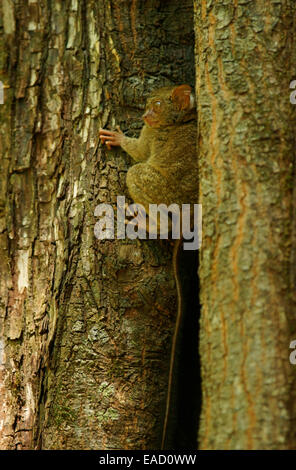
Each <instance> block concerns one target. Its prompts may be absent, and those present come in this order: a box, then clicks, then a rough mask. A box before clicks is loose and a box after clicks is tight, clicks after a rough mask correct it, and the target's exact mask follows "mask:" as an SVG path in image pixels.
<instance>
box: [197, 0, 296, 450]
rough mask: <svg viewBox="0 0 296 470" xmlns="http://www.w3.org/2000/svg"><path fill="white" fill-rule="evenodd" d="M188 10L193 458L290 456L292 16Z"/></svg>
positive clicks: (210, 7)
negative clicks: (198, 231)
mask: <svg viewBox="0 0 296 470" xmlns="http://www.w3.org/2000/svg"><path fill="white" fill-rule="evenodd" d="M194 4H195V27H196V43H197V74H196V92H197V96H198V112H199V140H198V146H199V152H200V153H199V159H200V160H199V161H200V202H201V203H202V205H203V246H202V250H201V259H200V263H201V264H200V284H201V294H200V295H201V298H200V299H201V304H202V317H201V337H200V341H201V345H200V353H201V360H202V389H203V408H202V416H201V425H200V447H201V448H202V449H287V448H295V445H296V441H295V366H292V365H291V364H290V363H289V353H290V351H289V344H290V340H291V339H294V338H295V336H296V333H295V303H293V295H292V294H293V290H294V289H295V282H294V280H295V229H293V224H294V225H295V209H294V211H292V185H293V178H294V176H293V175H294V171H295V170H294V169H295V137H294V136H295V124H296V121H295V111H296V107H295V106H294V107H293V106H292V105H291V104H290V102H289V95H290V90H289V83H290V81H291V80H292V79H293V78H295V67H296V60H295V50H296V35H295V14H296V6H295V2H294V0H278V1H272V0H267V1H266V0H254V1H251V0H229V1H226V0H218V1H215V2H214V1H208V0H195V1H194ZM293 22H294V23H293ZM293 231H294V235H293V236H292V232H293ZM291 256H292V257H291ZM291 260H292V262H291ZM294 300H295V295H294ZM293 367H294V368H293ZM293 428H294V429H293Z"/></svg>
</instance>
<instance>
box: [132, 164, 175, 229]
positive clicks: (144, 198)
mask: <svg viewBox="0 0 296 470" xmlns="http://www.w3.org/2000/svg"><path fill="white" fill-rule="evenodd" d="M126 182H127V187H128V190H129V193H130V196H131V197H132V199H133V200H134V201H135V202H136V203H137V204H142V205H143V206H144V208H145V210H146V213H147V214H149V218H150V223H151V224H153V223H154V224H155V225H156V226H157V232H158V234H160V233H162V231H161V230H160V225H159V220H157V217H156V218H154V219H153V220H151V219H152V213H151V211H149V204H157V205H159V204H165V205H166V206H169V205H170V204H171V203H172V201H171V199H170V197H169V194H168V187H167V186H168V185H167V182H166V181H164V177H163V175H161V174H160V173H159V172H158V171H156V170H155V169H154V168H153V167H151V166H149V165H147V164H145V163H139V164H137V165H134V166H133V167H131V168H130V169H129V171H128V173H127V179H126ZM168 229H169V231H170V229H171V222H170V219H168ZM164 230H165V232H166V229H164Z"/></svg>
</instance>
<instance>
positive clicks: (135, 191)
mask: <svg viewBox="0 0 296 470" xmlns="http://www.w3.org/2000/svg"><path fill="white" fill-rule="evenodd" d="M143 120H144V122H145V125H144V126H143V128H142V131H141V134H140V137H139V138H138V139H136V138H130V137H126V136H125V135H124V134H123V133H122V132H121V130H120V129H118V131H109V130H106V129H100V133H99V135H100V139H101V141H102V142H103V143H105V144H106V145H107V147H108V148H109V149H110V148H111V147H112V146H120V147H121V148H122V149H123V150H125V151H126V152H127V153H128V154H129V155H130V156H131V157H132V158H133V159H134V160H135V161H137V162H140V163H137V164H136V165H133V166H132V167H131V168H130V169H129V170H128V173H127V178H126V183H127V188H128V191H129V194H130V196H131V198H132V199H133V201H134V202H135V203H136V204H142V205H143V206H144V208H145V210H146V213H147V214H148V216H149V204H157V205H159V204H165V205H166V206H170V205H171V204H178V205H179V206H180V207H181V205H182V204H191V205H193V204H196V203H197V202H198V201H197V195H198V162H197V151H196V136H197V126H196V109H195V99H194V95H193V93H192V89H191V87H190V86H189V85H180V86H172V87H165V88H160V89H158V90H155V91H154V92H153V93H152V94H151V95H150V97H149V98H148V100H147V105H146V111H145V114H144V115H143ZM181 241H182V240H181V239H180V240H176V241H175V244H174V251H173V268H174V275H175V280H176V287H177V294H178V312H177V317H176V325H175V331H174V336H173V341H172V351H171V360H170V371H169V382H168V391H167V402H166V411H165V419H164V426H163V436H162V448H164V445H165V440H166V434H167V424H168V415H169V409H170V400H171V388H172V376H173V368H174V357H175V349H176V341H177V335H178V330H179V325H180V320H181V314H182V297H181V286H180V279H179V275H178V266H177V260H178V252H179V249H180V246H181Z"/></svg>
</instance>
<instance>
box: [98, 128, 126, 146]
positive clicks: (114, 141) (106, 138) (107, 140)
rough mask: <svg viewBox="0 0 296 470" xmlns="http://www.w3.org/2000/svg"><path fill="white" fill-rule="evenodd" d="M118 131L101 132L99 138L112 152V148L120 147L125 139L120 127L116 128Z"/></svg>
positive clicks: (102, 130)
mask: <svg viewBox="0 0 296 470" xmlns="http://www.w3.org/2000/svg"><path fill="white" fill-rule="evenodd" d="M116 129H117V131H108V130H107V129H100V130H99V137H100V139H101V142H102V144H106V145H107V148H108V150H111V147H112V146H113V147H120V146H121V144H122V141H123V139H124V133H123V132H122V131H121V129H120V127H119V126H117V127H116Z"/></svg>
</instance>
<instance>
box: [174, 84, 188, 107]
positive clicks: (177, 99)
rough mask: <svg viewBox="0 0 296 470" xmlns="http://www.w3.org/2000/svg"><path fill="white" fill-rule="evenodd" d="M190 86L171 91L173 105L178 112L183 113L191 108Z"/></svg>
mask: <svg viewBox="0 0 296 470" xmlns="http://www.w3.org/2000/svg"><path fill="white" fill-rule="evenodd" d="M191 91H192V89H191V86H189V85H180V86H178V87H176V88H175V89H174V90H173V93H172V100H173V103H175V104H176V105H177V106H178V108H179V110H180V111H185V110H186V109H189V108H190V106H191V102H190V95H191Z"/></svg>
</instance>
